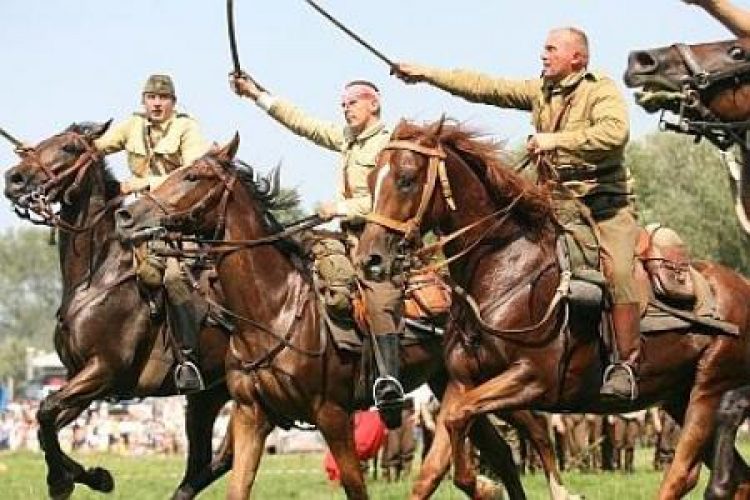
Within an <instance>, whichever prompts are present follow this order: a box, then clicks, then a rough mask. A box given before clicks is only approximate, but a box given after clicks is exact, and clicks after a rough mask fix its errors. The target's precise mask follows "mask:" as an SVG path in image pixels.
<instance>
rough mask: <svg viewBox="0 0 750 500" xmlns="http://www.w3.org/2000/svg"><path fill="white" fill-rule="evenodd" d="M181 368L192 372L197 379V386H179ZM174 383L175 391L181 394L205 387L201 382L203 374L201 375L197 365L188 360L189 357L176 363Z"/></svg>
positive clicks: (201, 389)
mask: <svg viewBox="0 0 750 500" xmlns="http://www.w3.org/2000/svg"><path fill="white" fill-rule="evenodd" d="M183 370H185V371H188V372H192V374H193V376H194V379H195V380H197V381H198V384H197V386H195V387H187V388H181V387H180V375H182V373H183ZM174 385H175V387H176V388H177V391H178V392H180V393H182V394H189V393H193V392H198V391H203V390H205V389H206V384H205V383H204V382H203V376H202V375H201V371H200V370H199V369H198V366H197V365H196V364H195V363H193V362H192V361H190V360H189V359H186V360H185V361H183V362H182V363H180V364H178V365H177V368H175V370H174ZM183 391H184V392H183Z"/></svg>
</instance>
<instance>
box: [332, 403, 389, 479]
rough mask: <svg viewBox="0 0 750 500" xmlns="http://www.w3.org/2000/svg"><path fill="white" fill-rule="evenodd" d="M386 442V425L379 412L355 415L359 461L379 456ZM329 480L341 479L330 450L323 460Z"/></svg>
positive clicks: (373, 411)
mask: <svg viewBox="0 0 750 500" xmlns="http://www.w3.org/2000/svg"><path fill="white" fill-rule="evenodd" d="M384 441H385V424H384V423H383V421H382V420H381V418H380V413H378V411H377V410H370V411H358V412H357V413H355V414H354V444H355V448H356V452H357V458H358V459H359V460H369V459H370V458H372V457H374V456H375V455H377V453H378V450H380V447H381V446H382V445H383V442H384ZM323 466H324V467H325V470H326V474H327V475H328V479H329V480H331V481H338V480H339V479H340V475H339V468H338V465H336V461H335V460H334V458H333V455H332V454H331V452H330V450H329V451H327V452H326V455H325V458H324V459H323Z"/></svg>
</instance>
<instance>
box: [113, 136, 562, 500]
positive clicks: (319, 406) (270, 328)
mask: <svg viewBox="0 0 750 500" xmlns="http://www.w3.org/2000/svg"><path fill="white" fill-rule="evenodd" d="M238 143H239V138H237V137H236V138H235V139H234V140H233V141H232V142H231V143H230V144H228V145H227V146H225V147H224V148H222V149H220V150H217V151H214V152H212V153H209V154H207V155H205V156H204V157H203V158H201V159H199V160H198V161H197V162H195V163H194V164H193V165H192V166H190V167H188V168H183V169H180V170H178V171H175V172H174V173H173V174H172V175H170V177H169V178H168V179H167V180H166V181H165V182H164V184H162V185H161V186H160V187H159V188H158V189H157V190H155V191H154V192H153V193H151V195H150V196H147V197H143V198H141V199H140V200H138V201H137V202H136V203H133V204H132V205H130V206H128V207H127V208H126V209H121V210H120V211H118V227H119V229H120V232H121V234H122V236H123V238H125V239H135V240H137V239H138V237H139V235H140V234H143V233H144V232H145V233H149V232H151V231H152V230H153V229H154V228H161V227H164V228H167V229H169V230H170V231H171V230H174V231H188V232H190V233H192V232H197V233H198V234H200V233H205V234H210V235H213V234H214V233H215V232H216V230H217V228H223V229H224V232H223V239H222V240H220V241H219V242H217V243H218V246H217V247H215V249H214V252H216V254H217V255H219V256H220V257H219V262H218V273H219V279H220V281H221V285H222V288H223V289H224V291H225V292H226V295H227V307H228V308H229V309H230V310H231V311H232V314H233V315H234V316H235V319H236V327H237V329H236V332H235V334H234V335H233V336H232V339H231V341H230V348H229V353H228V356H227V370H228V372H227V383H228V386H229V390H230V393H231V394H232V397H233V398H234V399H235V401H236V402H237V405H236V408H235V410H234V413H233V414H232V436H233V450H234V463H233V472H232V479H231V482H230V485H229V493H228V497H229V498H232V499H239V498H246V497H247V495H248V494H249V490H250V489H251V488H252V484H253V482H254V480H255V476H256V473H257V471H258V466H259V462H260V458H261V454H262V451H263V443H264V442H265V439H266V437H267V436H268V434H269V432H270V431H271V430H272V429H273V428H274V427H275V426H277V425H285V424H289V423H291V422H293V421H304V422H308V423H311V424H314V425H315V426H316V427H317V428H318V429H319V430H320V431H321V432H322V434H323V436H324V437H325V439H326V442H327V443H328V445H329V447H330V449H331V452H332V454H333V456H334V458H335V460H336V463H337V464H338V466H339V469H340V471H341V483H342V485H343V487H344V489H345V491H346V494H347V496H348V497H350V498H366V496H367V492H366V488H365V484H364V480H363V477H362V473H361V470H360V466H359V462H358V460H357V459H356V456H355V452H354V441H353V429H352V422H353V420H352V418H353V416H352V414H353V412H354V410H356V409H357V408H358V407H362V406H367V405H368V404H372V401H371V399H370V396H369V395H367V396H366V397H365V398H362V397H359V398H358V397H357V395H356V394H355V393H356V386H357V384H356V381H357V380H359V379H360V376H361V375H362V366H361V363H360V360H361V358H360V354H359V353H356V352H350V351H347V350H342V349H339V348H338V346H337V345H336V344H335V343H334V342H333V341H332V338H331V337H330V336H329V334H328V333H327V332H326V330H325V329H324V328H322V327H323V324H322V317H321V309H320V302H319V299H318V298H317V297H316V294H315V290H314V284H313V279H312V275H311V273H310V271H309V269H308V268H307V267H306V266H304V265H301V263H300V257H299V255H297V254H296V253H295V252H294V251H290V249H289V248H288V244H286V245H285V244H284V242H282V241H279V238H278V237H277V236H276V233H277V232H278V231H279V230H280V229H281V228H280V227H279V226H278V224H277V223H275V221H274V220H273V218H272V217H271V216H270V214H269V212H268V208H269V205H270V204H272V203H273V194H270V195H269V192H270V193H273V192H274V191H275V190H274V189H271V190H270V191H269V190H268V187H269V184H273V183H268V182H265V183H260V182H256V181H254V180H253V174H252V171H250V170H249V169H248V168H247V167H243V166H242V165H241V164H239V163H236V162H234V161H233V158H234V156H235V153H236V150H237V147H238ZM277 182H278V181H276V183H277ZM261 184H265V187H259V185H261ZM441 352H442V341H441V339H440V338H438V337H436V336H428V337H426V338H424V339H423V341H422V342H420V343H418V344H414V343H412V344H404V345H402V350H401V356H402V366H403V367H404V370H403V378H402V382H403V383H404V387H405V388H408V389H413V388H415V387H416V386H418V385H420V384H422V383H424V382H425V381H429V383H430V385H431V386H432V388H433V390H434V391H436V393H437V394H442V392H443V386H444V383H445V378H446V377H445V372H444V365H443V363H442V356H441ZM509 418H510V419H511V420H512V421H515V423H517V424H522V425H524V426H526V428H527V429H528V430H529V431H530V432H531V433H532V438H533V440H534V441H535V444H536V445H537V447H538V449H539V448H540V447H541V449H539V451H540V452H541V454H542V457H543V459H544V460H545V466H546V468H547V471H548V472H549V473H551V474H552V477H551V478H550V483H551V484H550V487H551V490H552V492H553V495H554V498H568V496H567V493H566V492H565V490H564V488H562V487H561V484H560V478H559V475H558V474H557V470H556V467H555V464H554V457H553V455H552V450H551V445H550V442H549V436H547V435H546V430H545V429H544V428H543V427H542V426H540V425H539V424H538V423H536V422H535V421H534V419H533V417H532V416H531V414H530V413H529V412H525V411H523V412H514V413H513V414H512V415H510V417H509ZM441 436H442V437H438V439H437V441H439V440H440V439H442V441H443V443H442V444H440V443H438V444H434V445H433V448H432V453H436V454H440V453H442V454H443V456H444V457H445V459H449V456H450V454H449V448H448V447H447V446H446V445H447V442H446V435H445V432H444V431H443V432H442V435H441ZM472 441H473V442H474V443H475V444H476V445H477V446H478V447H479V448H480V450H481V451H482V456H483V457H485V458H488V459H490V460H491V463H492V465H493V467H494V469H495V470H496V471H497V472H498V473H500V474H501V477H502V479H503V481H504V483H505V486H506V488H507V489H508V491H509V494H510V496H511V498H525V495H524V492H523V488H522V487H521V484H520V481H519V480H518V475H517V471H516V468H515V466H514V465H513V463H512V458H511V457H510V454H509V448H508V446H507V444H506V443H505V442H504V441H503V440H502V439H501V438H499V436H498V435H497V434H496V433H495V430H494V428H493V427H492V426H491V425H490V424H489V422H488V421H487V420H482V419H480V420H479V421H478V422H477V425H476V426H475V427H474V428H473V429H472ZM442 472H443V471H441V470H431V471H430V474H428V477H426V478H425V480H424V481H423V482H421V483H420V484H418V485H417V486H416V487H415V491H414V497H415V498H424V497H427V496H429V495H430V494H431V493H432V492H433V491H434V489H435V488H436V487H437V485H438V483H439V481H440V477H441V474H442ZM479 494H480V495H481V494H482V492H480V493H479Z"/></svg>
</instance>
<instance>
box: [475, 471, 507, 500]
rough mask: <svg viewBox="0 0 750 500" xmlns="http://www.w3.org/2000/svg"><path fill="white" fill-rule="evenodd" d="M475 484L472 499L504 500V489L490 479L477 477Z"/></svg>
mask: <svg viewBox="0 0 750 500" xmlns="http://www.w3.org/2000/svg"><path fill="white" fill-rule="evenodd" d="M476 484H477V486H476V492H475V494H474V498H481V499H483V500H504V499H505V489H504V488H503V487H502V486H501V485H500V484H498V483H496V482H495V481H493V480H492V479H490V478H488V477H485V476H478V477H477V483H476Z"/></svg>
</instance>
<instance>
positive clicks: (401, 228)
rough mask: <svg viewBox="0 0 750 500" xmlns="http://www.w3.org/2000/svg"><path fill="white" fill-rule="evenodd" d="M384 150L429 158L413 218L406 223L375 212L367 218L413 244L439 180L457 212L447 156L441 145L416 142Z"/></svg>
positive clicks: (391, 144)
mask: <svg viewBox="0 0 750 500" xmlns="http://www.w3.org/2000/svg"><path fill="white" fill-rule="evenodd" d="M383 150H384V151H388V150H402V151H411V152H413V153H418V154H421V155H423V156H426V157H427V179H426V180H425V185H424V188H423V190H422V198H421V200H420V201H419V207H418V208H417V211H416V213H415V215H414V216H413V217H411V218H409V219H408V220H406V221H399V220H396V219H393V218H391V217H388V216H386V215H382V214H379V213H377V212H375V211H374V210H373V211H372V212H370V213H369V214H367V216H366V217H365V219H366V220H367V221H368V222H373V223H375V224H378V225H380V226H384V227H386V228H388V229H391V230H392V231H395V232H397V233H400V234H402V235H403V237H404V239H405V240H407V241H412V242H413V241H414V240H416V239H418V238H419V228H420V226H421V225H422V219H423V218H424V215H425V213H426V212H427V207H428V206H429V203H430V199H431V198H432V194H433V192H434V191H435V187H436V186H437V181H438V179H440V186H441V188H442V193H443V197H444V198H445V200H446V203H447V204H448V206H449V207H450V208H451V209H452V210H455V208H456V205H455V202H454V201H453V192H452V190H451V186H450V181H449V180H448V174H447V173H446V170H445V158H446V156H447V155H446V154H445V151H444V150H443V148H442V146H440V145H439V144H438V145H437V146H436V147H434V148H433V147H428V146H423V145H421V144H417V143H416V142H411V141H402V140H395V141H391V142H389V143H388V145H386V147H385V148H384V149H383ZM374 208H375V207H373V209H374Z"/></svg>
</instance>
